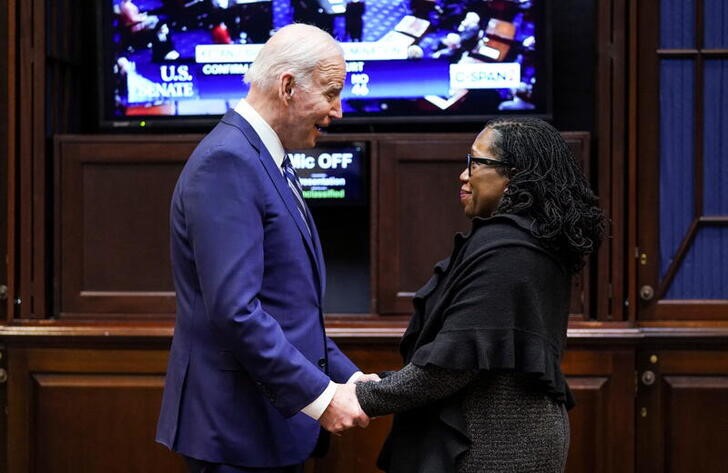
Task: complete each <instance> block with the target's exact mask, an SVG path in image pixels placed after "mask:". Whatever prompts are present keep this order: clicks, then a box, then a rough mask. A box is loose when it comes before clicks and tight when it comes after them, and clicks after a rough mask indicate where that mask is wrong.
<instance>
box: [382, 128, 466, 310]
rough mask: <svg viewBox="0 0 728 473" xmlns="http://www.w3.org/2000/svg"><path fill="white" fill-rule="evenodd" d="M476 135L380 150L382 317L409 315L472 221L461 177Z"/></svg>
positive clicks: (397, 143) (417, 139) (386, 145)
mask: <svg viewBox="0 0 728 473" xmlns="http://www.w3.org/2000/svg"><path fill="white" fill-rule="evenodd" d="M473 138H474V136H473V135H431V136H413V137H412V138H411V139H401V140H393V141H384V142H381V143H380V145H379V146H380V148H379V159H380V163H379V205H378V207H379V221H378V223H379V225H378V227H377V229H378V238H377V247H378V248H377V252H378V265H377V273H378V283H379V291H378V298H377V300H378V309H379V310H378V312H379V313H380V314H406V313H409V312H410V308H411V300H412V296H413V295H414V292H415V291H416V290H417V289H418V288H419V287H420V286H422V285H423V284H424V283H425V282H427V279H428V278H429V277H430V275H431V274H432V267H433V265H434V264H435V262H437V261H439V260H441V259H443V258H447V257H448V256H450V253H449V252H450V250H451V248H452V245H453V237H454V235H455V233H456V232H459V231H466V230H467V229H468V228H469V222H468V220H467V219H466V218H465V215H464V214H463V209H462V207H461V206H460V202H459V201H458V191H459V189H460V182H459V181H458V176H459V175H460V173H461V172H462V171H463V169H465V154H466V153H467V152H468V151H469V150H470V145H471V144H472V142H473Z"/></svg>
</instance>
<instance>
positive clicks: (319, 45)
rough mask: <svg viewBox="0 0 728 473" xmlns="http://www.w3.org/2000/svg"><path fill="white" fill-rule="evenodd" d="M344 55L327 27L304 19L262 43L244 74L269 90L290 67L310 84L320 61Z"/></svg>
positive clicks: (248, 80)
mask: <svg viewBox="0 0 728 473" xmlns="http://www.w3.org/2000/svg"><path fill="white" fill-rule="evenodd" d="M343 55H344V51H343V50H342V49H341V46H340V45H339V43H337V42H336V40H335V39H334V38H332V37H331V35H330V34H328V33H327V32H325V31H324V30H322V29H319V28H317V27H315V26H312V25H305V24H302V23H294V24H291V25H286V26H284V27H283V28H281V29H280V30H278V31H277V32H276V33H275V34H274V35H273V36H271V38H270V39H269V40H268V41H267V42H266V43H265V44H264V45H263V47H262V48H261V50H260V52H259V53H258V56H257V57H256V58H255V61H253V64H251V65H250V68H249V69H248V72H247V73H246V74H245V83H246V84H252V85H255V86H256V87H259V88H260V89H262V90H269V89H272V88H274V87H275V86H276V83H277V79H278V77H279V76H280V75H281V74H282V73H284V72H286V71H288V72H290V73H291V74H292V75H293V77H294V78H295V80H296V81H297V82H298V84H299V85H301V86H302V87H307V86H310V85H311V80H312V76H313V72H314V70H315V69H316V66H317V65H318V64H319V63H320V62H321V61H324V60H326V59H330V58H332V57H335V56H343Z"/></svg>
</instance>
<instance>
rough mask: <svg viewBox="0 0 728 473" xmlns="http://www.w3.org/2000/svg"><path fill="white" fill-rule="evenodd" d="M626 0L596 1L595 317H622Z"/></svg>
mask: <svg viewBox="0 0 728 473" xmlns="http://www.w3.org/2000/svg"><path fill="white" fill-rule="evenodd" d="M627 4H628V2H627V1H626V0H610V1H607V2H597V5H598V7H597V8H598V10H597V16H598V20H597V24H596V31H597V34H596V36H597V58H596V67H597V73H596V81H597V94H596V106H595V110H596V126H597V130H596V134H597V136H596V143H597V147H596V148H597V158H598V159H597V163H596V170H597V176H598V180H597V191H598V194H599V197H600V199H599V202H600V205H601V206H602V208H604V209H605V210H606V212H607V215H608V216H609V218H610V219H611V222H612V224H611V225H610V227H609V238H608V239H607V240H605V241H604V243H603V244H602V246H601V248H600V250H599V252H598V255H597V259H598V261H599V264H598V266H597V268H598V272H597V276H596V277H597V283H596V284H597V285H598V287H600V288H609V290H600V291H597V294H596V302H597V306H596V318H597V319H598V320H603V321H607V320H616V321H621V320H624V319H625V318H626V317H625V314H624V304H623V301H624V299H625V293H624V284H625V279H624V269H625V267H624V262H625V260H624V256H625V255H629V252H627V251H626V248H625V225H624V223H625V221H624V218H625V210H626V209H625V202H626V199H625V192H624V191H625V189H626V187H625V185H626V177H627V176H626V175H625V168H626V159H625V152H626V150H627V143H626V140H625V138H626V131H627V125H626V124H627V120H626V117H627V93H626V86H627V82H626V74H627V57H628V54H627V32H628V21H629V17H628V11H627V8H628V7H627Z"/></svg>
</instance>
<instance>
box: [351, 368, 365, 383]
mask: <svg viewBox="0 0 728 473" xmlns="http://www.w3.org/2000/svg"><path fill="white" fill-rule="evenodd" d="M362 376H364V373H362V372H361V371H357V372H356V373H354V374H353V375H351V377H350V378H349V380H348V381H347V383H356V381H357V380H358V379H359V378H360V377H362Z"/></svg>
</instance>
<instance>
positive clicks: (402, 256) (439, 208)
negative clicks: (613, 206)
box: [376, 132, 591, 319]
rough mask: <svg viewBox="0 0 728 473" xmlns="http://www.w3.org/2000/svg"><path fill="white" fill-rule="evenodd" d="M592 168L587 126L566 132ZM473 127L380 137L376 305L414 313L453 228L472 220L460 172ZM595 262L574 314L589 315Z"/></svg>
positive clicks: (578, 286) (578, 291)
mask: <svg viewBox="0 0 728 473" xmlns="http://www.w3.org/2000/svg"><path fill="white" fill-rule="evenodd" d="M563 137H564V139H565V140H566V142H567V144H568V145H569V147H570V148H571V150H572V152H573V153H574V155H575V156H576V158H577V159H578V160H579V162H581V163H582V167H583V169H584V172H585V174H586V175H587V176H588V175H589V134H588V133H584V132H569V133H563ZM474 138H475V134H448V135H419V136H413V137H412V138H406V139H405V138H392V139H384V140H382V141H381V142H380V144H379V200H378V208H379V218H378V226H377V244H376V247H377V281H378V291H377V308H378V312H379V313H380V314H409V313H410V311H411V301H412V297H413V296H414V293H415V291H416V290H417V289H419V288H420V286H422V285H423V284H424V283H425V282H427V280H428V279H429V278H430V276H431V275H432V267H433V266H434V264H435V262H437V261H439V260H441V259H444V258H447V257H448V256H450V251H451V250H452V247H453V238H454V236H455V233H457V232H462V231H468V230H469V228H470V222H469V221H468V219H467V218H466V217H465V215H464V214H463V209H462V207H461V206H460V202H459V200H458V191H459V189H460V185H461V184H460V182H459V180H458V176H459V175H460V173H461V172H462V171H463V169H465V154H466V153H467V152H468V151H469V150H470V146H471V145H472V143H473V140H474ZM590 272H591V270H590V269H589V266H587V268H585V269H584V271H582V272H581V274H579V275H578V276H576V277H575V278H574V283H573V287H572V302H571V314H572V318H574V319H587V318H589V317H590V315H589V314H590V313H591V311H590V308H589V307H590V297H589V279H590Z"/></svg>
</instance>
